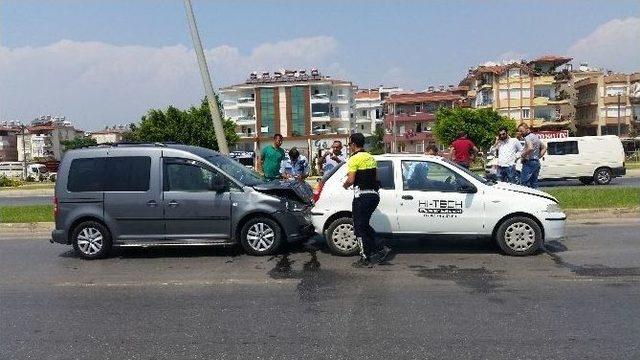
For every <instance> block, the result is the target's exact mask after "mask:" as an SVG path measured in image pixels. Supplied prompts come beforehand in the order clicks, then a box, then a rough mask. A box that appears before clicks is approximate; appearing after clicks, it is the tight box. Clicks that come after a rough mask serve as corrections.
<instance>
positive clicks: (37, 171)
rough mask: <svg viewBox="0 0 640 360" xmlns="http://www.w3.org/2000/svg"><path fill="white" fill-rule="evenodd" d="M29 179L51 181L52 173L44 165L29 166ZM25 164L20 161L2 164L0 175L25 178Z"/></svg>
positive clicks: (0, 164) (0, 165)
mask: <svg viewBox="0 0 640 360" xmlns="http://www.w3.org/2000/svg"><path fill="white" fill-rule="evenodd" d="M26 173H27V178H29V177H30V178H32V179H33V180H35V181H45V180H49V179H50V176H51V173H50V172H49V170H48V169H47V167H46V166H45V165H43V164H27V171H26ZM24 174H25V169H24V163H22V162H20V161H6V162H0V175H4V176H6V177H15V178H24Z"/></svg>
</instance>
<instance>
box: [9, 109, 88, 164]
mask: <svg viewBox="0 0 640 360" xmlns="http://www.w3.org/2000/svg"><path fill="white" fill-rule="evenodd" d="M80 136H84V131H82V130H78V129H76V128H74V127H73V126H72V125H71V123H69V122H68V121H67V120H66V119H65V118H64V117H51V116H42V117H40V118H38V119H36V120H34V121H32V122H31V125H30V126H27V127H26V131H25V133H24V134H21V135H19V136H18V138H17V148H18V161H23V160H24V159H25V157H26V160H27V161H29V162H30V161H36V160H37V161H45V160H56V161H60V160H61V159H62V154H63V152H64V146H63V145H62V142H63V141H65V140H73V139H74V138H76V137H80Z"/></svg>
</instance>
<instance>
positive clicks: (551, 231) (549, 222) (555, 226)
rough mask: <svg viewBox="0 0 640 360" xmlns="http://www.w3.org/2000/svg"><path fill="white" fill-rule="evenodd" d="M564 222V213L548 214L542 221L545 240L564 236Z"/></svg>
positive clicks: (565, 220) (565, 219)
mask: <svg viewBox="0 0 640 360" xmlns="http://www.w3.org/2000/svg"><path fill="white" fill-rule="evenodd" d="M566 222H567V216H566V215H565V214H564V213H558V214H548V215H547V216H546V217H545V219H544V221H543V223H542V226H544V239H545V241H550V240H558V239H562V238H564V236H565V226H566Z"/></svg>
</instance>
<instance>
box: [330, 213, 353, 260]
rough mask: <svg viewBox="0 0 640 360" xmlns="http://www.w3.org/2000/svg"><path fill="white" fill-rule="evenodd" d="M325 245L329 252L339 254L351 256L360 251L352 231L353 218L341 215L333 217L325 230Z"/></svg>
mask: <svg viewBox="0 0 640 360" xmlns="http://www.w3.org/2000/svg"><path fill="white" fill-rule="evenodd" d="M325 239H326V240H327V246H328V247H329V250H331V253H333V254H335V255H339V256H352V255H357V254H358V253H360V245H359V244H358V240H356V235H355V233H354V231H353V219H352V218H350V217H341V218H338V219H335V220H334V221H333V222H331V224H330V225H329V227H328V228H327V231H326V232H325Z"/></svg>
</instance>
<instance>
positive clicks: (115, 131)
mask: <svg viewBox="0 0 640 360" xmlns="http://www.w3.org/2000/svg"><path fill="white" fill-rule="evenodd" d="M125 131H126V128H125V127H124V126H123V125H120V126H113V127H111V128H109V127H106V128H105V129H104V130H100V131H93V132H91V134H89V136H90V137H91V138H92V139H94V140H95V141H96V142H97V143H98V144H115V143H119V142H121V141H122V139H123V134H124V132H125Z"/></svg>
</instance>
